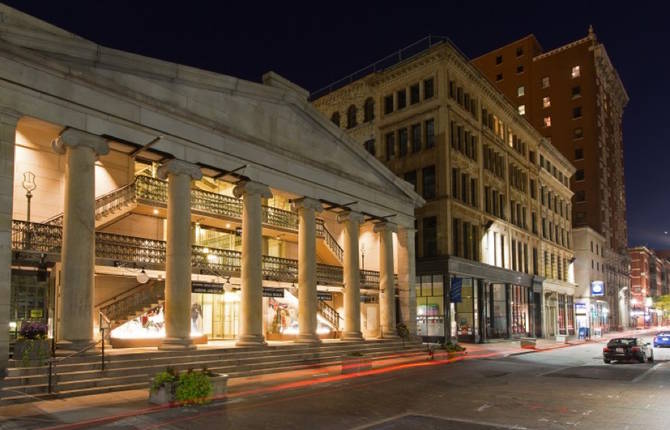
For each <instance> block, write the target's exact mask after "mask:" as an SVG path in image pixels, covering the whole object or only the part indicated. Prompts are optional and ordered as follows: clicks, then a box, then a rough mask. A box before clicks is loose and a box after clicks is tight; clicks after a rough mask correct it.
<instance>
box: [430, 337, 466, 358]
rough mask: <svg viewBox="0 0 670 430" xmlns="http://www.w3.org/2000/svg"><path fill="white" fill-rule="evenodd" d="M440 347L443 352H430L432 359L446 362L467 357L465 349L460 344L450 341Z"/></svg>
mask: <svg viewBox="0 0 670 430" xmlns="http://www.w3.org/2000/svg"><path fill="white" fill-rule="evenodd" d="M439 346H440V350H441V351H440V352H435V351H434V350H430V351H429V352H428V355H429V356H430V359H432V360H435V359H438V360H446V359H448V358H451V357H456V356H459V355H465V347H464V346H461V345H459V344H458V343H455V342H451V341H450V340H448V341H446V342H444V343H443V344H441V345H439Z"/></svg>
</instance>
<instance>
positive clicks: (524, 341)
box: [520, 337, 537, 349]
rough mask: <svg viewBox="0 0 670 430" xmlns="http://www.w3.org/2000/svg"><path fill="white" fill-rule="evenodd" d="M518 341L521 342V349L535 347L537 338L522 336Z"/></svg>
mask: <svg viewBox="0 0 670 430" xmlns="http://www.w3.org/2000/svg"><path fill="white" fill-rule="evenodd" d="M520 342H521V348H523V349H535V345H536V344H537V339H535V338H534V337H522V338H521V339H520Z"/></svg>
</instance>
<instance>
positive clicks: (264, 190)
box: [233, 181, 272, 199]
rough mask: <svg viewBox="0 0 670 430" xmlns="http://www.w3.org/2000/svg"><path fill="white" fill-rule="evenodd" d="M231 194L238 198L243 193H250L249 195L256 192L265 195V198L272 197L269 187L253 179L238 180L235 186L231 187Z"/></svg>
mask: <svg viewBox="0 0 670 430" xmlns="http://www.w3.org/2000/svg"><path fill="white" fill-rule="evenodd" d="M233 194H234V195H235V197H237V198H238V199H239V198H240V197H242V196H244V195H250V194H251V195H253V194H258V195H260V196H261V197H265V198H266V199H269V198H271V197H272V191H270V187H268V186H267V185H265V184H261V183H260V182H255V181H240V182H238V183H237V185H236V186H235V188H233Z"/></svg>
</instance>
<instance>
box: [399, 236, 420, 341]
mask: <svg viewBox="0 0 670 430" xmlns="http://www.w3.org/2000/svg"><path fill="white" fill-rule="evenodd" d="M415 232H416V230H415V229H414V228H407V227H400V228H398V289H399V291H398V295H399V296H400V318H401V322H402V323H403V324H405V326H406V327H407V330H408V331H409V333H410V335H416V285H415V282H416V266H415V258H414V257H415V256H414V233H415Z"/></svg>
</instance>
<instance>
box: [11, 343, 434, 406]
mask: <svg viewBox="0 0 670 430" xmlns="http://www.w3.org/2000/svg"><path fill="white" fill-rule="evenodd" d="M351 351H360V352H363V353H364V354H365V355H366V356H369V357H371V358H381V357H385V356H393V357H398V358H401V357H412V356H421V355H423V353H424V352H425V350H424V348H423V347H422V346H421V344H420V343H416V342H408V343H407V344H406V345H405V346H403V344H402V343H401V342H400V341H376V342H375V341H372V342H365V343H355V342H342V343H339V342H338V343H332V344H322V345H320V346H311V347H310V346H302V345H291V346H281V347H264V348H229V349H220V350H207V349H203V350H199V351H198V350H194V351H182V352H178V351H156V352H146V353H131V354H122V355H113V356H109V358H110V360H109V363H106V365H105V371H102V370H100V357H99V356H93V357H90V356H89V357H77V358H78V359H80V362H78V363H73V364H68V365H64V364H63V365H61V366H59V367H58V370H57V373H58V375H57V377H55V378H54V380H57V381H58V383H57V393H54V394H48V393H47V391H48V390H47V384H48V368H47V367H44V366H43V367H32V368H11V369H9V375H8V377H7V378H5V380H4V381H3V383H2V388H1V389H0V405H1V404H8V403H17V402H26V401H34V400H38V399H46V398H54V397H58V398H61V397H71V396H77V395H85V394H97V393H104V392H110V391H120V390H129V389H136V388H147V387H148V385H149V382H150V380H151V378H152V377H153V375H154V374H156V373H157V372H159V371H162V370H165V368H166V367H167V366H172V367H174V368H175V369H177V370H179V371H186V370H188V369H191V368H192V369H196V370H198V369H202V368H203V367H207V368H208V369H210V370H211V371H214V372H218V373H227V374H229V375H230V377H232V378H234V377H242V376H251V375H262V374H268V373H277V372H283V371H290V370H301V369H309V368H318V367H323V366H328V365H333V364H337V363H339V362H340V361H341V359H342V357H343V356H344V355H346V354H347V353H348V352H351Z"/></svg>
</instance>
